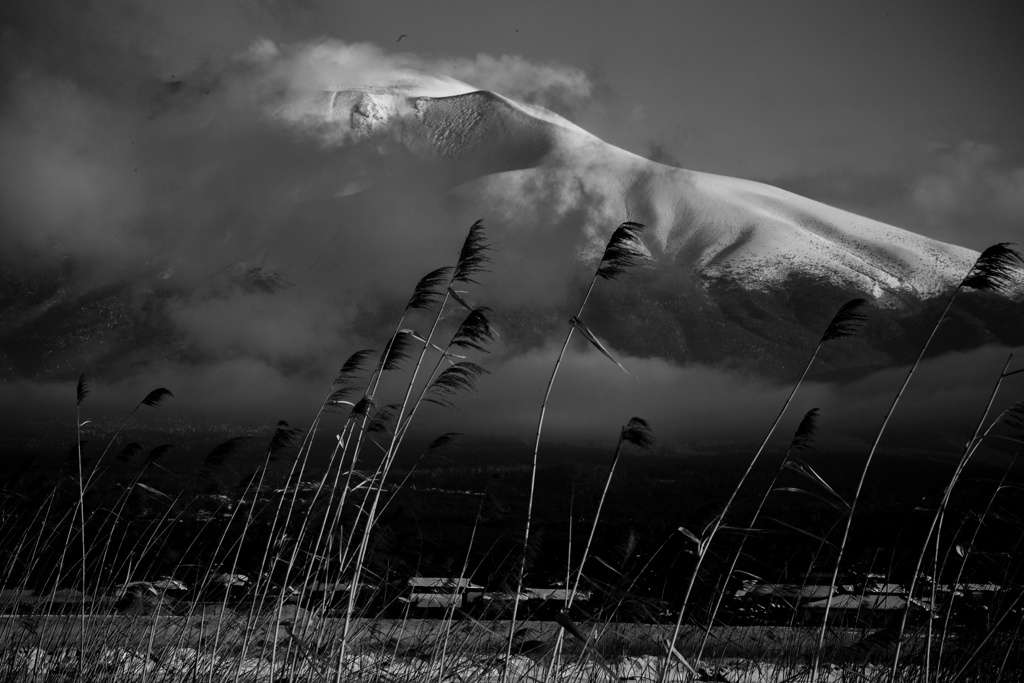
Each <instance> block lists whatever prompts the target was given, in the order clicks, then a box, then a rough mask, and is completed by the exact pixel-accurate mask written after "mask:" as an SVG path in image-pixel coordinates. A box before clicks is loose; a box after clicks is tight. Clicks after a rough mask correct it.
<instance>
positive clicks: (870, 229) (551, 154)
mask: <svg viewBox="0 0 1024 683" xmlns="http://www.w3.org/2000/svg"><path fill="white" fill-rule="evenodd" d="M303 106H304V107H305V108H304V109H301V110H300V108H298V107H297V108H294V109H293V110H292V112H291V114H290V115H289V116H286V117H285V118H289V119H291V120H293V121H296V120H305V121H307V122H308V121H319V122H321V123H323V124H330V123H331V122H334V123H336V125H337V129H336V130H337V131H340V132H342V133H344V134H346V135H356V136H360V135H369V134H372V133H374V132H379V131H384V130H387V129H388V128H389V127H392V126H394V125H395V124H396V123H400V124H401V136H402V142H403V143H404V144H405V145H406V146H407V147H408V148H409V149H410V150H412V151H414V152H415V153H416V154H418V155H420V156H421V157H423V158H427V159H440V160H444V161H446V162H449V163H451V164H455V165H459V166H461V167H462V168H463V169H464V171H465V172H464V173H462V174H461V175H458V176H456V177H457V180H458V186H457V187H455V188H453V189H452V195H453V196H454V197H456V198H458V200H459V202H460V204H461V205H462V207H463V213H465V214H466V215H467V217H468V216H470V215H472V214H473V212H474V211H477V212H478V211H479V210H486V215H487V216H488V217H491V216H492V215H497V216H501V217H504V219H505V220H504V222H506V223H507V224H508V228H507V229H509V230H516V229H517V228H516V227H515V223H516V221H517V220H518V221H519V222H522V221H523V219H524V218H525V217H529V216H531V214H532V206H531V205H532V204H534V203H535V201H536V195H537V188H543V192H544V193H545V195H546V196H547V197H553V198H554V199H555V209H556V211H569V210H571V209H573V208H574V204H575V203H578V202H579V201H580V200H581V198H587V199H586V200H587V201H590V202H591V203H592V204H593V205H592V206H591V207H590V208H591V216H590V217H591V219H592V220H591V221H589V222H585V224H584V225H583V226H581V227H580V228H579V229H580V230H582V231H583V233H584V235H585V237H586V242H585V243H584V244H582V245H581V246H580V249H581V250H582V251H583V252H584V253H592V254H596V253H598V252H599V250H600V249H601V247H602V246H603V244H604V241H605V240H606V239H607V237H608V234H609V233H610V231H611V229H613V228H614V226H615V225H617V224H618V223H619V222H621V220H625V219H626V218H630V219H632V220H638V221H641V222H643V223H645V224H647V226H648V233H647V240H648V242H649V244H650V246H651V247H652V248H653V249H655V254H656V256H657V257H658V259H659V260H660V261H662V262H664V263H671V264H673V265H674V266H675V267H677V268H680V269H684V270H685V271H686V272H688V273H689V274H692V275H693V276H697V277H700V278H701V279H702V280H704V281H705V282H710V281H715V280H722V279H725V280H729V281H733V282H736V283H739V284H741V285H742V286H744V287H747V288H751V289H771V288H772V287H774V286H777V285H779V284H780V283H782V282H784V281H785V280H786V279H787V278H789V277H791V276H792V275H794V274H800V275H811V276H816V277H820V278H824V279H826V280H828V281H830V282H832V283H834V284H837V285H842V286H847V287H850V288H852V289H854V290H856V291H858V292H861V293H863V294H866V295H868V296H871V297H874V298H875V299H877V300H879V302H880V303H882V304H883V305H894V304H895V302H896V300H898V298H899V297H902V296H909V297H912V298H917V299H926V298H930V297H934V296H936V295H938V294H939V293H941V292H942V291H944V290H946V289H947V288H949V287H950V286H953V285H955V283H956V282H958V281H959V280H960V279H961V278H962V277H963V275H964V274H965V273H966V271H967V269H969V268H970V265H971V263H972V262H973V260H974V259H975V258H976V257H977V253H976V252H973V251H971V250H969V249H964V248H961V247H957V246H953V245H949V244H944V243H941V242H937V241H935V240H932V239H929V238H927V237H923V236H921V235H917V234H914V233H912V232H909V231H906V230H902V229H900V228H896V227H893V226H890V225H886V224H883V223H880V222H878V221H874V220H871V219H869V218H865V217H862V216H857V215H854V214H851V213H848V212H846V211H842V210H839V209H836V208H833V207H830V206H827V205H825V204H821V203H819V202H816V201H813V200H811V199H807V198H804V197H801V196H798V195H795V194H792V193H789V192H786V191H784V190H780V189H778V188H775V187H771V186H768V185H765V184H761V183H756V182H751V181H746V180H740V179H736V178H729V177H724V176H717V175H711V174H705V173H699V172H695V171H688V170H684V169H678V168H673V167H669V166H665V165H662V164H658V163H655V162H652V161H649V160H647V159H644V158H642V157H639V156H637V155H635V154H631V153H629V152H627V151H625V150H622V149H619V148H616V147H614V146H612V145H609V144H607V143H605V142H604V141H602V140H600V139H598V138H597V137H595V136H593V135H591V134H589V133H587V132H586V131H584V130H583V129H581V128H579V127H578V126H575V125H574V124H572V123H570V122H568V121H567V120H565V119H564V118H562V117H560V116H558V115H557V114H554V113H552V112H549V111H547V110H545V109H543V108H540V107H535V106H529V105H522V104H519V103H516V102H514V101H512V100H510V99H508V98H506V97H503V96H501V95H498V94H495V93H490V92H485V91H474V90H473V88H472V87H471V86H468V85H466V84H460V83H458V82H457V81H452V80H451V79H435V78H434V77H431V76H428V75H424V74H402V75H400V76H399V77H397V78H396V79H395V80H393V81H391V82H388V83H385V84H378V85H373V86H365V87H359V88H354V89H348V90H344V91H339V92H332V93H323V94H321V95H319V96H317V97H315V98H312V99H311V100H309V101H308V102H306V103H304V105H303ZM481 215H484V214H481ZM537 218H538V219H540V217H537ZM527 220H528V219H527ZM519 229H526V228H519ZM1022 291H1024V290H1022Z"/></svg>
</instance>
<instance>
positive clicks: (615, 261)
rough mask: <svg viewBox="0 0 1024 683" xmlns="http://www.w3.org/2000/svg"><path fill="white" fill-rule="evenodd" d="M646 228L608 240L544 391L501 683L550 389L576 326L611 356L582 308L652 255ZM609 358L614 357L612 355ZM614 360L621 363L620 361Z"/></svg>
mask: <svg viewBox="0 0 1024 683" xmlns="http://www.w3.org/2000/svg"><path fill="white" fill-rule="evenodd" d="M643 230H644V226H643V225H641V224H640V223H633V222H626V223H622V224H621V225H620V226H619V227H618V228H616V229H615V232H613V233H612V236H611V239H609V240H608V244H607V246H606V247H605V250H604V254H603V255H602V256H601V261H600V262H599V263H598V265H597V269H596V270H595V271H594V276H593V277H592V278H591V280H590V285H589V286H588V287H587V291H586V294H584V295H583V301H582V302H580V307H579V310H578V311H577V312H576V315H574V316H573V317H572V318H571V319H570V321H569V332H568V333H567V334H566V336H565V341H564V342H563V343H562V348H561V350H560V351H559V352H558V356H557V357H556V358H555V366H554V368H553V369H552V370H551V378H550V379H549V380H548V384H547V388H546V389H545V391H544V399H543V400H542V401H541V405H540V416H539V417H538V418H537V434H536V438H535V439H534V443H533V464H532V467H531V468H530V492H529V496H528V497H527V502H526V528H525V530H524V532H523V543H522V553H521V556H520V560H519V569H518V573H517V577H516V594H515V596H514V599H513V600H512V616H511V619H509V627H508V639H507V646H506V648H505V663H506V665H505V667H504V669H503V670H502V673H501V683H505V678H506V676H507V674H508V662H509V661H510V660H511V658H512V640H513V637H514V636H515V632H516V617H517V616H518V613H519V594H520V593H522V590H523V578H524V576H525V574H526V556H527V551H528V548H529V545H530V523H531V521H532V519H533V499H534V492H535V490H536V486H537V454H538V452H539V451H540V438H541V433H542V432H543V429H544V416H545V415H546V413H547V409H548V400H549V399H550V398H551V390H552V388H553V387H554V385H555V378H556V377H557V376H558V369H559V368H560V367H561V365H562V358H564V357H565V350H566V349H567V348H568V347H569V342H570V341H572V335H573V332H575V331H576V329H577V328H580V330H581V332H583V333H584V334H585V336H587V337H588V340H590V341H591V343H592V344H594V345H595V346H597V347H598V349H599V350H600V351H601V352H602V353H604V354H605V355H608V352H607V351H606V350H605V349H604V347H603V346H600V344H599V343H598V342H596V338H593V337H592V335H591V334H590V333H589V330H586V328H585V327H583V326H582V324H581V322H580V318H581V316H582V315H583V310H584V309H585V308H586V306H587V302H588V301H589V300H590V295H591V293H593V291H594V286H595V285H596V284H597V281H598V279H599V278H600V279H604V280H614V279H616V278H617V277H618V276H619V275H622V274H623V273H625V272H626V271H627V270H629V269H630V268H633V267H634V266H638V265H640V264H642V263H643V262H645V261H646V260H648V259H649V258H650V252H649V251H648V250H647V247H646V245H644V243H643V241H642V240H641V239H640V233H641V232H642V231H643ZM609 358H611V356H610V355H609ZM612 360H613V362H615V363H616V365H618V362H617V361H614V359H612ZM620 367H621V366H620Z"/></svg>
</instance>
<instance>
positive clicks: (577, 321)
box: [569, 316, 635, 377]
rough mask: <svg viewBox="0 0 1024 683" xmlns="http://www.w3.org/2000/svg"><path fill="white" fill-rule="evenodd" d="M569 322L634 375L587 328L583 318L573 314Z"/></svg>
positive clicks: (612, 359)
mask: <svg viewBox="0 0 1024 683" xmlns="http://www.w3.org/2000/svg"><path fill="white" fill-rule="evenodd" d="M569 322H571V323H572V324H573V326H574V327H575V328H576V329H578V330H579V331H580V334H582V335H583V336H584V337H586V339H587V341H589V342H590V343H591V344H593V345H594V348H596V349H597V350H598V351H600V352H601V353H603V354H604V355H605V357H606V358H608V360H610V361H611V362H613V363H615V364H616V365H617V366H619V369H620V370H622V371H623V372H624V373H626V374H627V375H632V374H633V373H632V372H630V371H629V370H627V369H626V368H625V367H623V365H622V363H620V362H619V361H617V360H615V358H614V357H613V356H612V354H611V353H610V352H609V351H608V349H606V348H605V346H604V344H602V343H601V340H600V339H598V338H597V337H596V336H594V333H593V332H591V331H590V329H589V328H587V326H586V325H584V324H583V321H582V320H580V319H579V318H577V317H576V316H573V317H572V318H570V319H569ZM634 377H635V375H634Z"/></svg>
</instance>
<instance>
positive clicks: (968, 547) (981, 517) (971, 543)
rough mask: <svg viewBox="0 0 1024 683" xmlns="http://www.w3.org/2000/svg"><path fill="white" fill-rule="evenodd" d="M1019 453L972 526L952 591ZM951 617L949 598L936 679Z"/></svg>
mask: <svg viewBox="0 0 1024 683" xmlns="http://www.w3.org/2000/svg"><path fill="white" fill-rule="evenodd" d="M1020 453H1021V449H1019V448H1018V449H1017V453H1016V454H1015V455H1014V457H1013V459H1012V460H1010V463H1009V465H1007V467H1006V472H1004V473H1003V477H1002V479H1001V480H1000V481H999V484H998V485H997V486H996V487H995V488H994V489H993V490H992V495H991V496H990V497H989V500H988V503H987V504H986V506H985V509H984V510H983V511H982V513H981V514H980V515H979V516H978V518H977V522H976V524H975V525H974V531H973V533H972V535H971V540H970V541H969V542H968V543H967V544H966V545H965V546H964V549H963V554H962V555H961V558H960V566H959V567H957V571H956V576H955V577H954V579H953V582H952V584H951V585H952V586H953V590H954V591H955V590H956V586H958V585H959V584H960V579H961V578H962V577H963V574H964V569H965V568H966V567H967V559H968V558H969V557H970V555H971V551H972V550H973V549H974V544H975V543H977V540H978V534H979V533H980V532H981V529H982V526H983V525H984V524H985V518H986V517H987V516H988V513H989V511H990V510H991V509H992V506H993V505H995V501H996V496H998V495H999V493H1000V491H1002V490H1003V486H1004V485H1005V484H1006V480H1007V479H1008V478H1009V476H1010V471H1011V470H1012V469H1013V466H1014V464H1016V459H1017V457H1019V456H1020ZM933 604H934V601H933ZM952 616H953V598H952V596H951V597H950V600H949V603H948V604H947V605H946V615H945V616H944V617H943V620H942V631H941V635H940V637H939V651H938V653H936V656H935V676H936V678H939V677H940V676H941V672H942V657H943V654H944V652H945V647H946V636H947V634H948V633H949V625H950V620H951V619H952Z"/></svg>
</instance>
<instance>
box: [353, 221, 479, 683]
mask: <svg viewBox="0 0 1024 683" xmlns="http://www.w3.org/2000/svg"><path fill="white" fill-rule="evenodd" d="M489 251H490V246H489V245H488V244H487V241H486V239H485V238H484V228H483V223H482V222H481V221H477V222H476V223H474V224H473V225H472V226H471V227H470V229H469V233H468V234H467V235H466V239H465V240H464V241H463V244H462V248H461V249H460V251H459V258H458V261H457V262H456V265H455V267H454V268H452V269H450V272H449V271H448V270H441V271H434V272H435V273H439V274H438V277H437V278H435V279H434V281H432V282H431V283H430V286H429V287H427V288H426V290H425V291H427V292H428V295H427V300H428V301H436V300H437V298H438V297H439V294H438V293H437V289H438V285H440V284H441V283H442V282H443V281H444V280H445V279H447V282H448V286H447V288H446V289H445V291H444V293H443V295H440V303H439V304H438V306H437V315H436V316H435V317H434V322H433V324H432V325H431V327H430V331H429V332H428V333H427V335H426V337H425V338H423V342H422V343H423V348H422V350H421V351H420V354H419V358H418V359H417V361H416V365H415V367H414V368H413V371H412V374H411V376H410V378H409V383H408V385H407V386H406V390H405V396H404V398H403V399H402V403H401V404H400V408H399V410H398V413H397V417H396V423H395V424H396V427H395V432H394V434H393V436H392V438H391V442H390V444H389V446H388V448H387V450H386V452H385V455H384V460H383V462H382V470H381V474H380V478H379V480H378V481H377V485H376V487H375V489H374V491H373V493H372V495H373V501H372V503H371V505H370V508H369V512H368V514H367V517H366V525H365V529H364V531H363V535H362V537H361V538H360V543H359V549H358V551H357V554H356V558H355V567H354V571H353V578H352V585H353V586H354V587H358V586H359V585H360V578H361V576H362V572H363V564H364V562H365V560H366V553H367V550H368V548H369V543H370V537H371V534H372V530H373V526H374V524H375V522H376V519H377V506H378V504H379V501H380V497H381V493H382V492H383V489H384V483H385V480H386V479H387V475H388V472H389V471H390V468H391V465H392V463H393V462H394V458H395V455H396V453H397V449H398V446H399V445H400V443H401V437H402V435H404V433H405V430H407V429H408V426H409V424H411V422H412V419H413V417H414V416H415V414H416V411H417V409H418V407H419V405H420V404H421V403H422V400H423V394H422V393H421V395H420V399H419V400H417V401H416V402H414V403H412V404H410V398H411V396H412V392H413V387H414V386H415V384H416V380H417V378H418V376H419V371H420V368H421V367H422V365H423V361H424V358H425V356H426V354H427V351H428V350H429V349H430V348H432V340H433V338H434V333H435V332H436V331H437V328H438V325H439V323H440V321H441V316H442V314H443V313H444V310H445V306H446V304H447V303H448V301H449V299H450V298H451V297H452V296H453V293H454V286H455V284H456V283H459V282H462V283H474V284H478V283H477V282H476V280H475V278H476V277H478V276H479V274H480V273H482V272H484V271H485V269H486V266H487V264H488V263H489V262H490V257H489V256H488V252H489ZM441 357H442V359H444V358H445V357H446V353H444V352H443V353H442V356H441ZM438 362H439V363H440V362H441V361H440V360H439V361H438ZM406 411H408V414H407V412H406ZM403 423H404V428H403V427H402V425H403ZM356 593H357V590H351V591H349V601H348V607H347V609H346V611H345V621H344V626H343V628H342V635H341V643H340V648H339V654H338V660H337V661H338V664H337V669H336V671H337V678H336V681H338V682H339V683H340V676H341V670H342V662H343V660H344V656H345V648H346V645H347V641H348V636H349V632H350V629H351V621H352V613H353V612H354V610H355V599H356Z"/></svg>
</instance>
